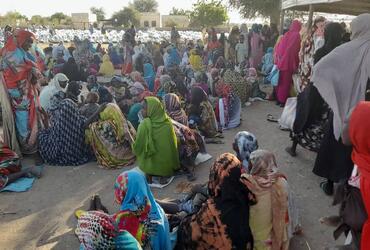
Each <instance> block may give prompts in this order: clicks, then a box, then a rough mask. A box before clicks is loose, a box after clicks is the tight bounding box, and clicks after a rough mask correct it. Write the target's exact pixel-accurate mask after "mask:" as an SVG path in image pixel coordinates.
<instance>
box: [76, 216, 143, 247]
mask: <svg viewBox="0 0 370 250" xmlns="http://www.w3.org/2000/svg"><path fill="white" fill-rule="evenodd" d="M75 234H76V235H77V237H78V240H79V241H80V250H90V249H107V250H114V249H123V250H141V249H142V248H141V246H140V244H139V242H138V241H137V240H136V239H135V237H133V236H132V235H131V234H130V233H129V232H127V231H126V230H118V229H117V226H116V222H115V221H114V219H113V218H112V216H110V215H109V214H106V213H104V212H102V211H88V212H84V213H82V214H81V215H80V216H79V218H78V222H77V228H76V230H75Z"/></svg>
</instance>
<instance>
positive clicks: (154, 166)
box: [132, 97, 180, 177]
mask: <svg viewBox="0 0 370 250" xmlns="http://www.w3.org/2000/svg"><path fill="white" fill-rule="evenodd" d="M142 115H143V117H144V118H145V119H144V120H143V121H142V122H141V123H140V125H139V127H138V130H137V135H136V140H135V142H134V143H133V145H132V149H133V152H134V154H135V155H136V157H137V160H138V164H139V167H140V169H141V170H142V171H143V172H144V173H145V174H147V175H148V176H161V177H170V176H172V175H173V174H174V173H175V171H176V170H177V169H178V168H179V165H180V163H179V155H178V151H177V139H176V134H175V131H174V129H173V126H172V123H171V119H170V118H169V117H168V116H167V114H166V112H165V111H164V108H163V105H162V103H161V101H160V100H159V99H158V98H156V97H146V98H145V99H144V102H143V109H142Z"/></svg>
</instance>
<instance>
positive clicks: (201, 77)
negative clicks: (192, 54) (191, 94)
mask: <svg viewBox="0 0 370 250" xmlns="http://www.w3.org/2000/svg"><path fill="white" fill-rule="evenodd" d="M194 79H195V82H196V83H207V82H208V77H207V75H206V73H204V72H201V71H197V72H195V73H194Z"/></svg>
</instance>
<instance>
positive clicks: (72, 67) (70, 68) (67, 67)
mask: <svg viewBox="0 0 370 250" xmlns="http://www.w3.org/2000/svg"><path fill="white" fill-rule="evenodd" d="M62 73H63V74H65V75H66V76H67V77H68V79H69V80H70V81H80V80H81V73H80V71H79V69H78V65H77V63H76V61H75V59H74V58H73V57H70V58H69V59H68V61H67V62H66V63H64V65H63V68H62Z"/></svg>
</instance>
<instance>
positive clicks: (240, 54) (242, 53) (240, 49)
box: [235, 35, 248, 65]
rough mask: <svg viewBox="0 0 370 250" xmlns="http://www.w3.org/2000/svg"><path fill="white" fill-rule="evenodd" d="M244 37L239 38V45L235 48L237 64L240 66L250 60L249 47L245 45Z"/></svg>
mask: <svg viewBox="0 0 370 250" xmlns="http://www.w3.org/2000/svg"><path fill="white" fill-rule="evenodd" d="M244 40H245V39H244V35H240V36H239V43H237V44H236V46H235V51H236V63H237V64H238V65H239V64H241V63H242V62H244V61H245V60H247V59H248V46H247V44H246V43H244Z"/></svg>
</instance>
